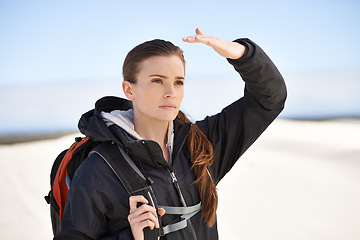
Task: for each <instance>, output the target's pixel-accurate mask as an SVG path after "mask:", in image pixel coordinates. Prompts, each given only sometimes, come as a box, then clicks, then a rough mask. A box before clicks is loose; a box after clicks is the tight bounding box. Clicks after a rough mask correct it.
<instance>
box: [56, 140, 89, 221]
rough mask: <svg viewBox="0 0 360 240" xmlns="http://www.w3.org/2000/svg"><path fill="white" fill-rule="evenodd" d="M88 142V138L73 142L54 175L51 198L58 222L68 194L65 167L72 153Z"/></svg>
mask: <svg viewBox="0 0 360 240" xmlns="http://www.w3.org/2000/svg"><path fill="white" fill-rule="evenodd" d="M88 140H89V138H88V137H86V138H84V139H82V140H81V141H79V142H74V143H73V144H72V145H71V147H70V148H69V150H68V151H67V152H66V154H65V156H64V158H63V159H62V161H61V163H60V166H59V169H58V171H57V173H56V176H55V180H54V186H53V196H54V198H55V200H56V202H57V203H58V205H59V215H60V220H61V219H62V217H63V212H64V207H65V202H66V198H67V195H68V192H69V189H68V186H67V185H66V175H67V165H68V163H69V161H70V160H71V159H72V156H73V153H74V151H75V150H76V149H77V148H78V147H80V146H81V145H82V144H84V143H85V142H87V141H88Z"/></svg>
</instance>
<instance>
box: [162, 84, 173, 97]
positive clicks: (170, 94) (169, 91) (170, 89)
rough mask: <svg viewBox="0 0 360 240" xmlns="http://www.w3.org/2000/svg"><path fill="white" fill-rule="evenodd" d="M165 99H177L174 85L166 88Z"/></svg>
mask: <svg viewBox="0 0 360 240" xmlns="http://www.w3.org/2000/svg"><path fill="white" fill-rule="evenodd" d="M164 97H165V98H175V97H176V90H175V86H173V85H172V84H171V85H170V84H169V85H168V86H166V89H165V95H164Z"/></svg>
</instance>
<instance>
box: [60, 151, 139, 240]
mask: <svg viewBox="0 0 360 240" xmlns="http://www.w3.org/2000/svg"><path fill="white" fill-rule="evenodd" d="M95 155H96V154H93V155H92V156H90V157H89V158H88V159H86V161H85V162H84V163H83V164H82V165H81V166H80V167H79V169H78V170H77V172H76V173H75V175H74V178H73V180H72V182H71V187H70V189H69V193H68V197H67V199H66V204H65V209H64V214H63V218H62V220H61V227H60V229H61V230H60V232H59V233H58V234H57V235H56V236H55V238H54V239H55V240H63V239H64V240H65V239H66V240H69V239H74V240H75V239H77V240H80V239H81V240H93V239H103V240H118V239H121V240H131V239H133V236H132V233H131V229H130V227H129V226H123V227H120V226H119V228H121V230H117V232H115V233H114V232H113V233H112V235H111V236H108V233H109V225H108V222H109V221H108V220H109V219H110V218H111V216H110V215H109V214H110V213H109V211H112V210H114V209H115V206H114V204H112V202H113V201H114V200H110V199H109V194H107V191H108V190H107V189H106V188H104V187H102V186H103V185H104V182H101V181H103V179H102V178H104V177H102V176H101V174H103V175H105V176H106V174H108V173H107V172H105V173H104V172H103V173H101V172H100V171H96V169H97V168H101V166H99V163H102V160H101V161H96V160H97V159H96V157H93V156H95ZM110 171H111V170H110ZM110 173H111V172H110ZM108 175H109V174H108ZM99 182H101V183H99ZM105 183H109V184H105V185H114V184H111V182H105ZM117 194H118V195H120V193H119V191H118V192H117ZM117 202H118V201H117ZM120 212H125V213H126V212H128V210H127V211H125V210H124V211H120ZM126 217H127V216H126ZM119 225H120V224H119Z"/></svg>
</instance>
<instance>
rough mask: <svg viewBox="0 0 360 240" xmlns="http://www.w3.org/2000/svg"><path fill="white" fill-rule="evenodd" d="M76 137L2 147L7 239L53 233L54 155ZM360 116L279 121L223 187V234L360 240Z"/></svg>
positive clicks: (0, 224)
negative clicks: (49, 200) (47, 196)
mask: <svg viewBox="0 0 360 240" xmlns="http://www.w3.org/2000/svg"><path fill="white" fill-rule="evenodd" d="M73 138H74V135H71V136H66V137H63V138H59V139H55V140H46V141H38V142H33V143H23V144H15V145H10V146H0V161H1V168H0V184H1V185H0V190H1V195H0V239H4V240H5V239H6V240H18V239H37V240H42V239H51V238H52V232H51V224H50V217H49V207H48V205H47V204H46V203H45V201H44V198H43V196H44V195H45V194H46V193H47V192H48V190H49V172H50V168H51V165H52V161H53V159H54V158H55V156H56V155H57V153H59V152H60V151H61V150H63V149H64V148H66V147H68V145H69V144H70V143H71V142H72V141H73ZM359 185H360V121H355V120H352V121H346V120H342V121H340V120H337V121H323V122H310V121H309V122H307V121H289V120H276V121H275V122H274V123H273V124H272V125H271V126H270V127H269V128H268V130H267V131H266V132H265V133H264V134H263V135H262V136H261V137H260V139H259V140H258V141H257V142H256V143H255V144H254V145H253V146H252V147H251V148H250V149H249V150H248V151H247V152H246V153H245V154H244V155H243V157H242V158H241V159H240V160H239V162H238V163H237V164H236V165H235V166H234V168H233V169H232V170H231V171H230V173H229V174H228V175H227V176H226V177H225V178H224V179H223V180H222V182H221V183H220V184H219V186H218V192H219V198H220V199H219V209H218V225H219V234H220V239H223V240H224V239H225V240H228V239H244V240H250V239H251V240H257V239H259V240H260V239H261V240H263V239H267V240H272V239H274V240H275V239H276V240H282V239H284V240H289V239H291V240H297V239H306V240H315V239H316V240H319V239H326V240H332V239H341V240H343V239H346V240H353V239H354V240H355V239H356V240H358V239H360V207H359V206H360V205H359V203H360V187H359Z"/></svg>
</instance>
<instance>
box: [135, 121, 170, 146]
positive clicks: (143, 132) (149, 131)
mask: <svg viewBox="0 0 360 240" xmlns="http://www.w3.org/2000/svg"><path fill="white" fill-rule="evenodd" d="M168 127H169V123H168V122H157V123H151V124H150V123H149V122H145V123H144V122H141V121H136V118H135V119H134V128H135V131H136V132H137V133H138V134H139V135H140V136H141V137H142V138H143V139H146V140H153V141H155V142H157V143H158V144H159V145H160V146H162V145H165V144H166V143H167V131H168Z"/></svg>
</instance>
